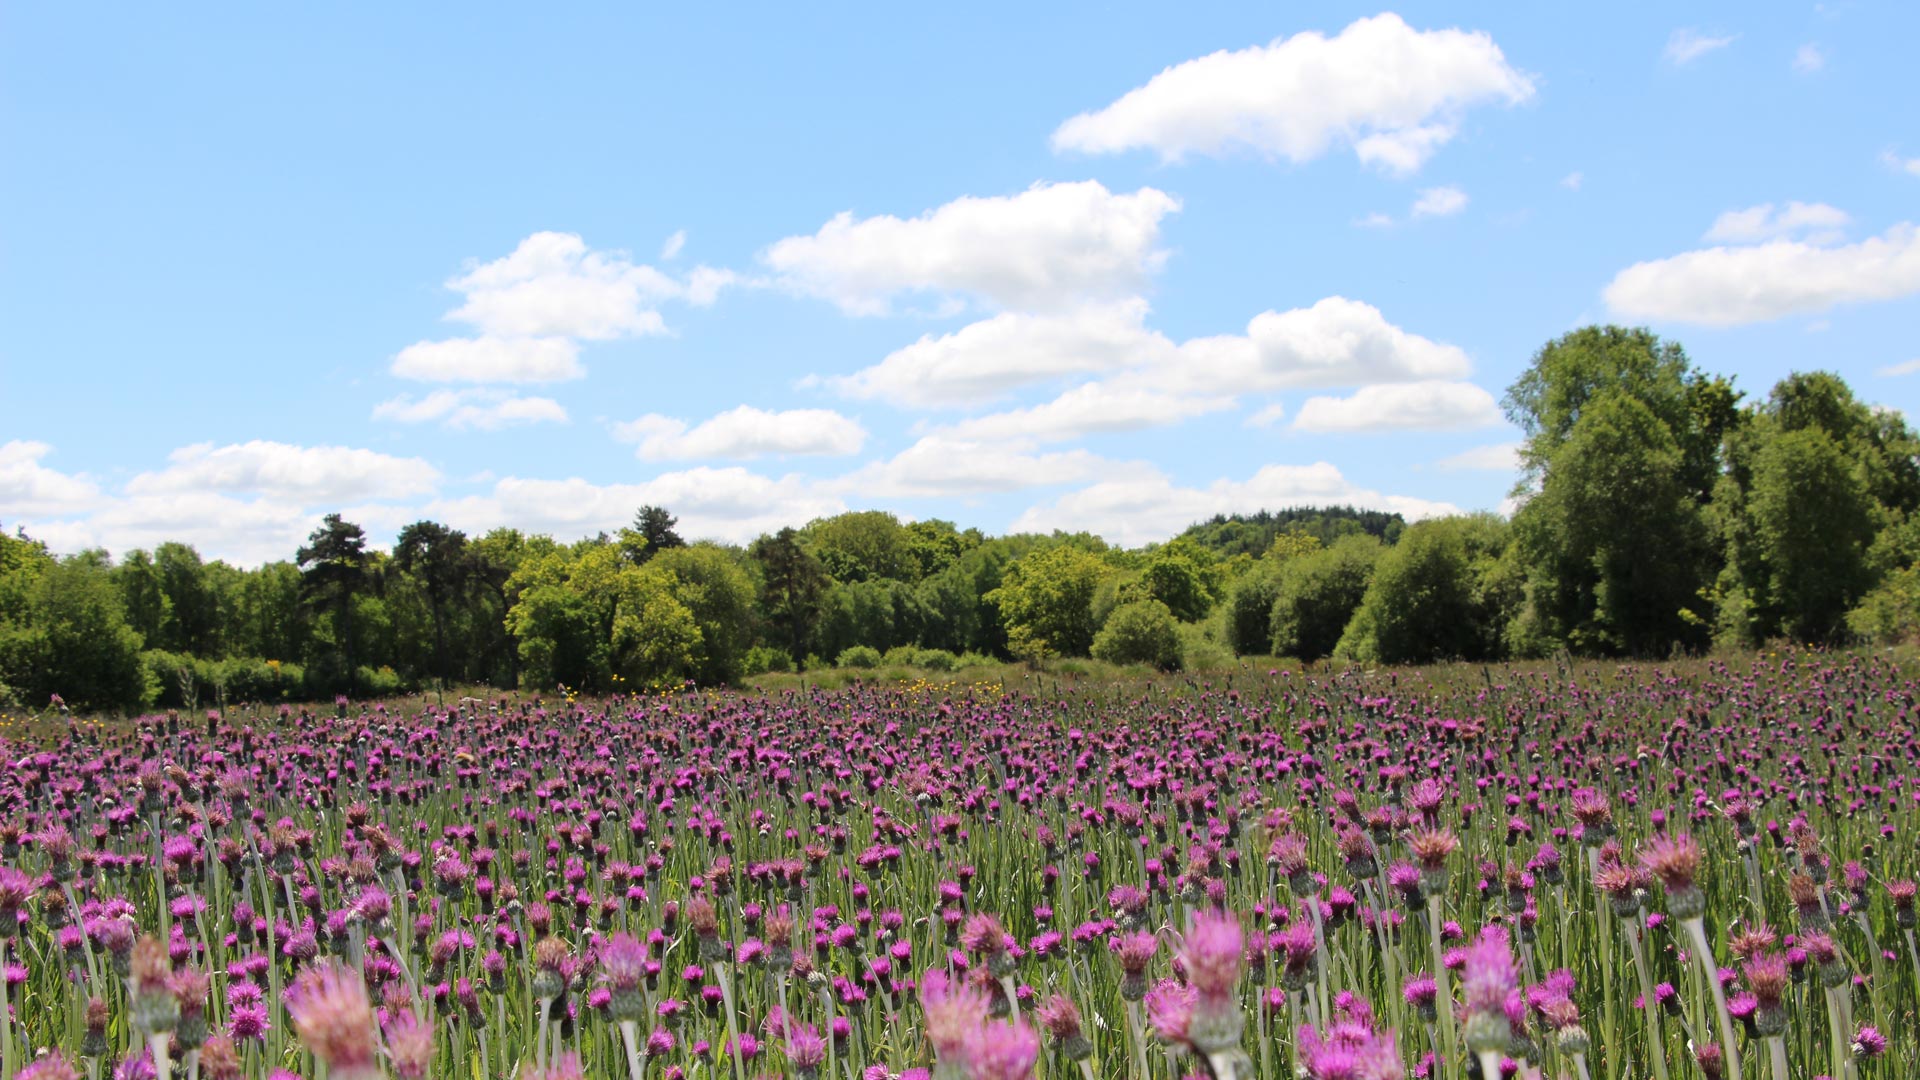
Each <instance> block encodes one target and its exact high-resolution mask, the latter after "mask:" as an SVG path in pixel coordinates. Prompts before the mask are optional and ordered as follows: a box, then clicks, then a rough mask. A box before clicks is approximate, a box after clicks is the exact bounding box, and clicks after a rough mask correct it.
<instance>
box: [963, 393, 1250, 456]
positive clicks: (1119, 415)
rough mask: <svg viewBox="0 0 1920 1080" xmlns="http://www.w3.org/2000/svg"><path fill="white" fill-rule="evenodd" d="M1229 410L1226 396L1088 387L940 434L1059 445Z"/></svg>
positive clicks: (1230, 404)
mask: <svg viewBox="0 0 1920 1080" xmlns="http://www.w3.org/2000/svg"><path fill="white" fill-rule="evenodd" d="M1232 407H1233V398H1231V397H1227V396H1224V395H1213V396H1206V397H1197V396H1194V397H1189V396H1183V395H1178V394H1169V393H1165V392H1162V391H1157V390H1151V389H1147V388H1145V387H1139V386H1125V385H1115V384H1112V383H1104V382H1090V383H1085V384H1083V385H1080V386H1076V387H1074V388H1073V389H1071V390H1068V391H1066V392H1065V393H1063V394H1061V395H1060V396H1059V397H1056V398H1054V399H1053V400H1052V401H1049V402H1046V403H1045V404H1041V405H1035V406H1033V407H1031V408H1026V409H1010V410H1008V411H1006V412H997V413H989V414H987V415H986V416H976V417H973V418H971V419H967V420H962V421H960V422H959V423H956V424H952V425H949V426H947V427H945V428H942V429H941V432H940V433H941V434H943V435H945V436H947V437H949V438H954V439H962V440H969V441H976V442H991V441H996V440H1009V441H1011V440H1021V439H1031V440H1033V441H1035V442H1059V441H1062V440H1066V439H1076V438H1079V437H1081V436H1084V435H1097V434H1105V433H1111V432H1116V431H1137V430H1140V429H1142V428H1150V427H1158V426H1160V425H1162V424H1177V423H1180V422H1181V421H1184V420H1190V419H1192V418H1194V417H1196V416H1204V415H1206V414H1207V413H1212V412H1220V411H1222V410H1225V409H1230V408H1232Z"/></svg>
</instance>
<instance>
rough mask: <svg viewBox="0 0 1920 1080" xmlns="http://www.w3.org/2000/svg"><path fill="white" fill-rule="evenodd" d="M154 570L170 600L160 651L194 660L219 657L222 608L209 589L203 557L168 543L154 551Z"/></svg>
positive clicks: (181, 545)
mask: <svg viewBox="0 0 1920 1080" xmlns="http://www.w3.org/2000/svg"><path fill="white" fill-rule="evenodd" d="M153 569H154V573H155V574H156V575H157V576H158V577H159V579H160V588H161V591H163V592H164V593H165V594H166V597H167V611H168V618H167V622H166V632H165V634H164V635H163V636H162V638H161V640H160V647H162V648H165V649H169V650H172V651H174V652H183V653H188V654H190V655H193V656H216V655H218V654H219V649H218V641H219V636H220V606H219V602H218V599H217V598H216V597H215V596H214V594H213V592H212V590H211V589H209V588H208V587H207V580H206V567H205V566H204V565H203V564H202V563H201V561H200V553H199V552H198V551H195V550H194V549H193V548H192V547H190V546H188V545H186V544H181V543H175V542H172V541H168V542H167V543H164V544H161V545H160V546H159V547H157V548H155V549H154V550H153Z"/></svg>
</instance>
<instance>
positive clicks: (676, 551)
mask: <svg viewBox="0 0 1920 1080" xmlns="http://www.w3.org/2000/svg"><path fill="white" fill-rule="evenodd" d="M650 567H651V568H652V569H655V570H659V571H661V572H663V573H666V574H669V575H671V576H672V579H673V582H672V585H671V586H670V589H671V591H672V593H673V596H674V599H676V600H678V601H679V602H680V603H681V604H683V605H684V606H685V607H686V609H687V610H688V611H689V612H691V613H692V615H693V621H694V623H695V625H697V626H698V627H699V629H700V645H699V648H698V649H697V650H696V654H695V656H694V659H693V664H692V675H693V677H694V678H695V679H696V680H698V681H699V682H700V683H701V684H702V685H705V686H720V685H724V684H726V683H730V682H732V681H733V680H734V679H736V678H738V677H739V676H740V673H741V664H742V662H743V660H744V659H745V657H746V653H747V649H748V647H749V646H750V645H751V643H752V640H753V631H754V621H755V620H754V588H753V578H752V577H750V576H749V575H748V574H747V571H746V569H745V568H744V567H743V566H742V565H741V561H740V559H739V558H738V557H737V556H736V555H735V553H734V552H731V551H728V550H727V549H725V548H722V547H720V546H719V545H717V544H707V543H701V544H693V545H691V546H685V545H683V546H679V547H670V548H668V549H666V550H664V551H662V552H660V553H659V554H658V555H657V556H655V558H654V559H653V561H652V562H651V564H650Z"/></svg>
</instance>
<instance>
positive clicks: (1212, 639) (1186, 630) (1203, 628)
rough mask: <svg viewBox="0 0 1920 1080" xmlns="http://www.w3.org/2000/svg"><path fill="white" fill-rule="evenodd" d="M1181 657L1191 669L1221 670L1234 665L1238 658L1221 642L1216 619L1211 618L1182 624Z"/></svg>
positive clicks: (1184, 663)
mask: <svg viewBox="0 0 1920 1080" xmlns="http://www.w3.org/2000/svg"><path fill="white" fill-rule="evenodd" d="M1216 614H1218V612H1216ZM1180 659H1181V660H1182V661H1183V665H1184V666H1185V667H1186V668H1187V669H1188V670H1190V671H1219V670H1222V669H1227V668H1232V667H1234V661H1235V659H1236V658H1235V656H1234V653H1233V650H1232V649H1230V648H1228V647H1227V646H1226V645H1224V644H1222V643H1221V642H1220V639H1219V635H1218V631H1217V630H1216V627H1215V620H1214V619H1211V618H1209V619H1208V620H1207V621H1205V622H1197V623H1181V624H1180Z"/></svg>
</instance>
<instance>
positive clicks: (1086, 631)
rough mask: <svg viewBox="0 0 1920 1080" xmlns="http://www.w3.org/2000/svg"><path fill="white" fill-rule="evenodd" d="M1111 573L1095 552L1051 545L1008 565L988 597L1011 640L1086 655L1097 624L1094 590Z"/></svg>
mask: <svg viewBox="0 0 1920 1080" xmlns="http://www.w3.org/2000/svg"><path fill="white" fill-rule="evenodd" d="M1112 572H1113V568H1112V567H1111V566H1109V565H1108V564H1107V562H1106V560H1105V559H1103V558H1101V557H1100V556H1099V555H1096V554H1094V553H1092V552H1090V551H1087V550H1085V549H1084V548H1082V547H1080V546H1078V545H1075V544H1070V543H1061V544H1056V545H1054V546H1053V547H1050V548H1047V549H1046V550H1043V551H1038V552H1035V553H1033V554H1031V555H1027V556H1026V557H1024V558H1022V559H1021V560H1020V561H1018V562H1016V563H1014V564H1013V565H1011V566H1009V567H1008V568H1007V571H1006V574H1005V576H1004V577H1002V578H1001V580H1000V587H999V588H997V589H995V590H993V591H992V592H990V593H988V594H987V599H988V600H989V601H991V602H992V603H993V604H994V605H995V606H996V607H998V608H999V609H1000V621H1001V622H1002V623H1003V624H1004V625H1005V626H1006V628H1007V634H1008V637H1009V638H1010V639H1013V638H1014V637H1015V636H1016V635H1018V638H1019V640H1021V641H1023V642H1024V643H1025V644H1026V645H1027V647H1028V648H1029V649H1034V650H1041V651H1042V652H1044V653H1048V654H1057V655H1060V656H1086V655H1087V654H1088V650H1089V649H1091V648H1092V647H1093V636H1094V633H1095V631H1096V630H1098V629H1099V627H1098V626H1096V625H1095V624H1094V621H1093V597H1094V593H1095V592H1096V591H1097V590H1098V589H1099V587H1100V582H1101V581H1102V580H1103V579H1104V578H1106V577H1107V575H1108V574H1111V573H1112ZM1039 654H1040V653H1038V652H1036V653H1034V655H1039Z"/></svg>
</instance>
